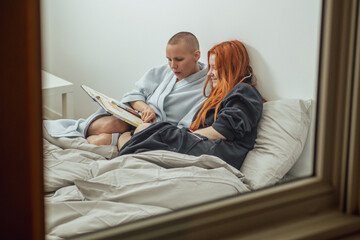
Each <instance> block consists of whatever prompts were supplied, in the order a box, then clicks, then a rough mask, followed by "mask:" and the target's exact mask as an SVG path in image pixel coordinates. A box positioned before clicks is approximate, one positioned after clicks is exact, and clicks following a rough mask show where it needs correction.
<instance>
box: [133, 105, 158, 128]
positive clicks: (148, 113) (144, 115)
mask: <svg viewBox="0 0 360 240" xmlns="http://www.w3.org/2000/svg"><path fill="white" fill-rule="evenodd" d="M130 105H131V107H132V108H134V109H135V110H138V111H140V112H141V120H143V122H145V123H147V122H156V115H155V111H154V109H152V108H151V107H150V106H149V105H147V104H146V103H145V102H143V101H135V102H131V103H130Z"/></svg>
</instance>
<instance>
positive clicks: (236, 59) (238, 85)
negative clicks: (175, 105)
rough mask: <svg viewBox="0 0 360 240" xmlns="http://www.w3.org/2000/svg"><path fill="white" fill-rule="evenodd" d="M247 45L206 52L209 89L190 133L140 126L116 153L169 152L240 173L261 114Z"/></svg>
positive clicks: (234, 44) (160, 126)
mask: <svg viewBox="0 0 360 240" xmlns="http://www.w3.org/2000/svg"><path fill="white" fill-rule="evenodd" d="M249 62H250V59H249V56H248V53H247V51H246V48H245V46H244V45H243V44H242V43H241V42H240V41H237V40H234V41H226V42H222V43H220V44H217V45H215V46H214V47H213V48H211V49H210V50H209V52H208V77H207V80H206V83H205V86H204V95H205V89H206V88H207V85H208V84H210V87H211V91H210V94H209V96H208V97H207V99H206V101H205V102H204V103H203V105H202V108H201V109H200V110H199V111H198V113H197V114H196V115H195V116H194V120H193V122H192V124H191V126H190V128H189V129H186V128H178V127H176V126H173V125H171V124H169V123H166V122H157V123H153V124H146V125H140V126H139V127H138V129H136V130H135V134H134V135H133V136H130V134H123V135H122V136H120V139H119V145H118V147H119V149H120V151H119V155H124V154H129V153H138V152H144V151H149V150H168V151H174V152H179V153H185V154H190V155H194V156H199V155H202V154H209V155H214V156H217V157H219V158H221V159H222V160H224V161H225V162H227V163H228V164H230V165H232V166H233V167H235V168H237V169H240V167H241V165H242V163H243V161H244V159H245V157H246V154H247V153H248V151H250V150H251V149H253V147H254V144H255V139H256V136H257V125H258V122H259V120H260V117H261V114H262V109H263V106H262V101H263V98H262V97H261V95H260V93H259V92H258V91H257V90H256V89H255V87H254V85H255V80H254V79H255V78H254V76H253V72H252V68H251V67H250V64H249Z"/></svg>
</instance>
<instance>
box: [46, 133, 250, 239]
mask: <svg viewBox="0 0 360 240" xmlns="http://www.w3.org/2000/svg"><path fill="white" fill-rule="evenodd" d="M116 155H117V151H116V148H115V147H114V146H94V145H91V144H88V143H87V142H86V140H85V139H83V138H73V139H70V138H52V137H50V136H49V135H47V134H46V132H45V134H44V164H45V170H44V174H45V191H46V192H47V194H46V198H45V201H46V234H47V238H48V239H61V238H66V237H71V236H74V235H76V234H81V233H86V232H92V231H96V230H99V229H102V228H106V227H111V226H116V225H119V224H122V223H126V222H130V221H134V220H137V219H141V218H145V217H150V216H154V215H157V214H161V213H166V212H169V211H173V210H175V209H179V208H182V207H187V206H190V205H193V204H198V203H203V202H206V201H211V200H215V199H219V198H223V197H227V196H231V195H234V194H240V193H244V192H248V191H249V188H248V186H247V185H246V184H244V176H243V174H242V173H241V172H240V171H238V170H237V169H235V168H233V167H231V166H230V165H228V164H226V163H225V162H224V161H222V160H221V159H219V158H217V157H214V156H208V155H203V156H200V157H194V156H189V155H186V154H178V153H173V152H167V151H150V152H145V153H141V154H131V155H124V156H120V157H116Z"/></svg>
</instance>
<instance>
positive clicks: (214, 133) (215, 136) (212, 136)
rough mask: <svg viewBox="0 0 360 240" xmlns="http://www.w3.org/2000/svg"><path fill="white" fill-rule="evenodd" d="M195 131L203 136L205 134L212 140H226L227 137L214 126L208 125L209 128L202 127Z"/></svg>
mask: <svg viewBox="0 0 360 240" xmlns="http://www.w3.org/2000/svg"><path fill="white" fill-rule="evenodd" d="M194 133H198V134H200V135H202V136H205V137H207V138H209V139H211V140H216V139H219V138H220V139H223V140H226V137H224V136H223V135H221V134H220V133H219V132H218V131H216V130H215V129H214V128H213V127H207V128H201V129H198V130H196V131H194Z"/></svg>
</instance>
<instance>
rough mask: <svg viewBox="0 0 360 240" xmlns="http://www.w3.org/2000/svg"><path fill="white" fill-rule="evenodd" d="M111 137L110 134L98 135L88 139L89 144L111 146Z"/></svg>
mask: <svg viewBox="0 0 360 240" xmlns="http://www.w3.org/2000/svg"><path fill="white" fill-rule="evenodd" d="M111 135H112V134H110V133H101V134H98V135H91V136H89V137H87V138H86V140H87V141H88V143H90V144H94V145H110V144H111Z"/></svg>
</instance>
